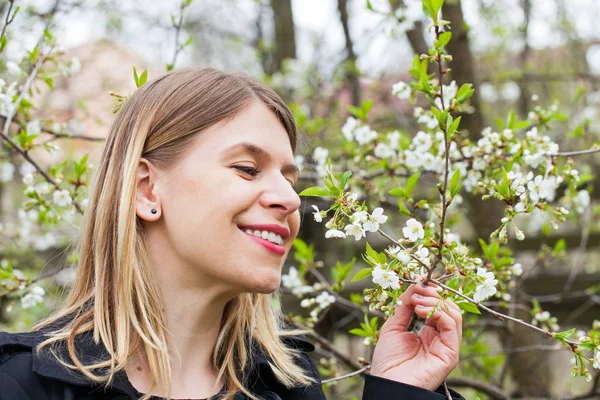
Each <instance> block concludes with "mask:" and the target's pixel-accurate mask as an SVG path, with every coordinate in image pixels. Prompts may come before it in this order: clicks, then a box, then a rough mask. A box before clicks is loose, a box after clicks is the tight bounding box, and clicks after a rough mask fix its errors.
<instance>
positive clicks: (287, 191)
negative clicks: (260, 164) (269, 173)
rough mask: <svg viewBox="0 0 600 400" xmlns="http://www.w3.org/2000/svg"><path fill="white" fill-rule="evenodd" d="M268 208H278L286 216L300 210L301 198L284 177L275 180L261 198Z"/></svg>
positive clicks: (261, 201) (262, 203)
mask: <svg viewBox="0 0 600 400" xmlns="http://www.w3.org/2000/svg"><path fill="white" fill-rule="evenodd" d="M260 203H261V205H262V206H263V207H266V208H277V209H280V210H281V211H282V212H283V213H285V214H291V213H293V212H294V211H296V210H297V209H298V208H300V196H298V194H297V193H296V191H295V190H294V188H293V187H292V185H290V183H289V182H288V181H287V179H285V178H284V177H280V178H279V179H274V180H272V181H271V182H270V184H269V187H268V188H267V190H265V191H264V192H263V194H262V196H261V198H260Z"/></svg>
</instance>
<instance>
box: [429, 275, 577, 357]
mask: <svg viewBox="0 0 600 400" xmlns="http://www.w3.org/2000/svg"><path fill="white" fill-rule="evenodd" d="M431 282H433V283H435V284H436V285H438V286H439V287H441V288H443V289H445V290H448V291H449V292H452V293H454V294H456V295H457V296H459V297H462V298H463V299H465V300H467V301H468V302H470V303H473V304H475V305H476V306H477V307H481V308H482V309H483V310H485V311H487V312H489V313H490V314H492V315H493V316H495V317H496V318H499V319H501V320H505V319H508V320H510V321H513V322H516V323H519V324H521V325H525V326H527V327H529V328H531V329H533V330H536V331H538V332H541V333H543V334H545V335H546V336H549V337H554V334H553V332H548V331H546V330H544V329H542V328H539V327H537V326H535V325H532V324H530V323H527V322H525V321H523V320H522V319H519V318H514V317H511V316H508V315H506V314H502V313H500V312H497V311H494V310H492V309H491V308H489V307H486V306H484V305H483V304H481V303H478V302H476V301H475V300H473V299H471V298H470V297H468V296H465V295H464V294H462V293H461V292H459V291H458V290H454V289H452V288H451V287H449V286H446V285H444V284H443V283H441V282H439V281H437V280H435V279H431ZM564 340H565V343H567V344H568V345H569V346H570V347H571V349H575V348H576V347H577V345H578V344H577V343H576V342H573V341H571V340H567V339H564Z"/></svg>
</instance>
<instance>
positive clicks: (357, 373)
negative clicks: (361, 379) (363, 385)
mask: <svg viewBox="0 0 600 400" xmlns="http://www.w3.org/2000/svg"><path fill="white" fill-rule="evenodd" d="M369 368H371V366H370V365H366V366H364V367H362V368H361V369H358V370H356V371H354V372H350V373H349V374H346V375H342V376H337V377H335V378H331V379H325V380H324V381H322V382H321V384H322V385H325V384H328V383H331V382H335V381H341V380H342V379H347V378H351V377H353V376H356V375H362V374H363V373H364V372H365V371H366V370H368V369H369Z"/></svg>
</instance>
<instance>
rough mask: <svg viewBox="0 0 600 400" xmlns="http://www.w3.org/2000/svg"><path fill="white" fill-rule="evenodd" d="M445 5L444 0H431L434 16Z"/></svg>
mask: <svg viewBox="0 0 600 400" xmlns="http://www.w3.org/2000/svg"><path fill="white" fill-rule="evenodd" d="M443 5H444V0H431V8H432V9H433V13H434V17H435V16H436V15H437V13H439V12H440V10H441V8H442V6H443ZM434 19H435V18H434Z"/></svg>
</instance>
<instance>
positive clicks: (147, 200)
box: [135, 158, 161, 222]
mask: <svg viewBox="0 0 600 400" xmlns="http://www.w3.org/2000/svg"><path fill="white" fill-rule="evenodd" d="M157 172H158V171H157V170H156V168H155V167H154V165H152V163H151V162H150V161H148V160H146V159H145V158H140V163H139V165H138V170H137V175H136V196H135V213H136V214H137V216H138V217H140V218H141V219H143V220H145V221H149V222H153V221H157V220H158V219H159V218H160V215H161V208H160V196H159V194H158V190H157V185H156V182H157Z"/></svg>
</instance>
